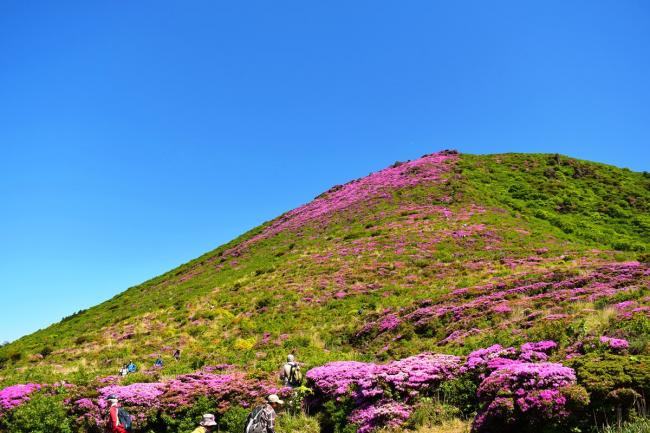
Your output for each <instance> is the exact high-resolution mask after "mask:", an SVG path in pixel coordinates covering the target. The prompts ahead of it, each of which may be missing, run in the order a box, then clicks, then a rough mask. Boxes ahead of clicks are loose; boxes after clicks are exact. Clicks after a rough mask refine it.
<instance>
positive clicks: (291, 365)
mask: <svg viewBox="0 0 650 433" xmlns="http://www.w3.org/2000/svg"><path fill="white" fill-rule="evenodd" d="M280 380H281V381H282V383H283V384H284V386H290V387H292V388H296V387H299V386H300V385H301V384H302V372H301V371H300V365H298V363H297V362H296V358H295V356H293V355H291V354H289V355H288V356H287V363H286V364H284V366H283V367H282V371H281V372H280Z"/></svg>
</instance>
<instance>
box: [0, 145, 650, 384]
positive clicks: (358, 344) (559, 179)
mask: <svg viewBox="0 0 650 433" xmlns="http://www.w3.org/2000/svg"><path fill="white" fill-rule="evenodd" d="M649 208H650V178H649V177H648V176H647V175H645V174H642V173H634V172H630V171H628V170H625V169H618V168H615V167H611V166H606V165H602V164H596V163H590V162H584V161H578V160H574V159H570V158H566V157H559V156H554V155H521V154H507V155H490V156H473V155H462V156H461V157H460V158H459V159H458V160H457V161H455V162H453V163H450V167H449V172H448V173H446V174H445V175H444V181H441V182H436V183H425V184H420V185H418V186H415V187H409V188H405V189H400V190H394V191H392V197H391V198H390V199H381V200H373V201H372V202H371V203H362V204H360V205H359V206H356V207H352V208H349V209H347V210H346V211H342V212H337V213H336V214H334V215H333V216H332V217H331V219H329V220H328V223H327V224H316V223H315V224H307V225H306V226H304V227H302V229H301V230H300V232H296V231H295V230H285V231H282V232H280V233H279V234H277V235H275V236H273V237H269V238H262V239H261V240H258V241H256V242H255V243H253V244H252V245H249V246H248V247H247V248H244V249H240V248H238V247H237V246H238V245H241V243H242V242H244V241H246V240H247V239H250V238H252V237H254V236H256V235H258V234H260V233H263V232H264V230H265V228H266V227H268V226H269V224H272V222H270V223H267V224H266V225H263V226H261V227H258V228H257V229H254V230H252V231H251V232H249V233H246V234H245V235H243V236H242V237H240V238H238V239H236V240H234V241H232V242H231V243H229V244H227V245H224V246H222V247H219V248H218V249H216V250H214V251H212V252H210V253H207V254H205V255H204V256H202V257H200V258H198V259H196V260H194V261H192V262H189V263H187V264H185V265H183V266H181V267H179V268H177V269H175V270H173V271H170V272H168V273H166V274H164V275H161V276H160V277H157V278H155V279H153V280H150V281H148V282H146V283H144V284H142V285H140V286H137V287H132V288H130V289H128V290H127V291H125V292H123V293H121V294H119V295H117V296H115V297H114V298H113V299H111V300H109V301H107V302H105V303H103V304H100V305H98V306H96V307H93V308H91V309H89V310H87V311H85V312H82V313H80V314H77V315H75V316H73V317H70V318H67V319H66V320H63V321H62V322H60V323H58V324H55V325H52V326H50V327H49V328H47V329H44V330H41V331H39V332H37V333H35V334H32V335H29V336H26V337H23V338H22V339H20V340H18V341H16V342H14V343H12V344H10V345H9V346H6V347H3V348H0V366H1V369H0V385H4V384H8V383H12V382H21V381H26V380H32V381H52V380H53V379H55V378H60V377H66V378H67V379H68V380H72V381H83V380H85V379H86V378H89V377H92V376H94V375H96V374H109V373H114V372H115V370H116V368H117V367H118V365H120V364H121V363H123V362H126V361H127V360H128V359H134V360H136V361H137V362H140V363H141V364H150V363H151V362H152V359H151V357H155V356H156V355H157V354H158V353H162V355H163V357H169V356H170V354H171V351H173V349H175V348H177V347H179V348H181V349H182V350H183V359H182V361H181V362H180V363H175V364H173V365H172V363H168V365H169V366H168V367H167V368H166V370H165V373H166V374H174V373H178V372H184V371H189V370H192V369H195V368H197V367H199V366H200V365H202V364H203V363H219V362H231V363H234V364H239V365H244V366H246V367H247V368H248V369H249V370H251V371H258V372H260V373H264V372H270V371H274V370H275V369H276V367H277V365H278V364H279V363H280V361H281V359H282V358H283V357H284V355H285V354H286V352H287V351H289V350H296V351H297V352H298V354H299V356H300V357H301V359H302V360H304V361H306V362H307V363H308V364H310V365H316V364H321V363H323V362H326V361H328V360H334V359H344V358H345V359H377V358H379V359H381V358H387V357H394V356H401V355H404V354H410V353H416V352H418V351H421V350H430V349H436V350H442V351H448V352H466V351H467V350H469V348H471V347H475V346H479V345H485V344H487V343H491V342H494V341H499V342H502V343H506V344H507V343H508V342H510V341H512V340H513V339H517V338H522V337H521V336H516V335H514V334H513V333H512V332H510V331H509V330H511V328H512V327H516V326H517V324H518V323H519V322H517V321H516V320H511V319H512V317H509V318H500V317H494V318H490V320H485V321H483V322H480V321H479V322H475V323H474V322H473V323H472V326H477V327H479V328H482V329H484V330H488V329H489V330H491V329H496V327H498V325H499V324H500V323H501V321H504V322H505V321H506V320H511V322H512V325H509V326H510V328H509V327H508V326H505V327H502V329H501V330H498V329H497V330H495V331H494V332H491V331H490V332H482V333H480V334H478V335H477V336H472V337H468V338H467V341H466V342H465V343H466V344H455V345H451V346H444V347H439V342H440V339H441V337H443V338H444V336H445V335H448V334H449V333H450V332H451V331H452V330H454V327H453V326H452V324H445V323H440V324H438V325H437V326H438V328H437V329H435V330H430V331H429V332H424V333H417V332H410V333H407V335H404V336H402V337H400V338H398V339H396V340H395V341H392V340H386V339H383V340H382V339H381V338H378V339H374V340H372V341H358V339H357V338H356V337H355V335H356V334H357V333H358V332H359V330H361V329H362V328H363V326H364V325H365V324H366V323H368V322H369V321H372V320H375V319H376V318H377V317H378V316H380V315H381V314H385V313H386V311H387V310H386V309H390V310H391V311H395V312H397V311H400V308H409V307H410V306H412V305H413V304H414V302H417V301H418V300H421V299H432V300H434V301H435V300H436V299H441V298H442V297H444V296H445V295H447V294H449V293H450V292H451V291H452V290H454V289H456V288H460V287H472V286H477V285H481V284H485V283H486V282H491V281H501V280H504V281H509V279H510V280H512V279H522V278H523V279H527V280H535V278H536V276H539V275H542V274H546V273H547V272H549V271H553V272H565V273H567V272H568V273H573V274H579V273H584V272H588V271H589V270H590V269H593V268H595V267H598V266H599V265H601V264H603V263H607V262H613V261H624V260H631V259H635V258H638V257H641V256H642V255H643V254H644V253H643V252H644V251H650V216H649V215H650V212H648V211H649V210H650V209H649ZM646 290H647V289H646ZM646 298H647V294H646ZM637 299H641V300H643V292H640V294H638V296H637ZM614 301H616V299H612V302H614ZM593 307H594V308H593V312H591V313H588V314H592V315H593V316H594V317H595V318H596V319H594V320H595V321H596V322H597V323H598V327H600V329H599V331H606V330H607V329H609V327H616V326H618V325H617V324H616V323H615V322H616V321H614V320H608V319H607V318H605V319H603V314H604V313H603V312H604V311H606V310H607V307H608V304H607V302H603V303H600V304H599V305H595V306H593ZM553 312H554V313H556V312H557V311H553ZM584 318H585V317H584V314H582V315H581V320H584ZM531 329H532V330H524V331H522V332H524V334H530V333H532V332H535V331H534V330H535V329H537V328H535V327H534V326H533V327H532V328H531ZM612 330H614V329H612ZM461 343H462V341H461ZM643 350H645V349H643Z"/></svg>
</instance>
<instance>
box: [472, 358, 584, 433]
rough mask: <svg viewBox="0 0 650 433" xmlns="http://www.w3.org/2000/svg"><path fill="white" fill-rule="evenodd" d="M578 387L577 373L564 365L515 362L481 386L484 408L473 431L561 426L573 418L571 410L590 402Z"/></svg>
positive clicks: (481, 404) (515, 430)
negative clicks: (576, 388) (576, 387)
mask: <svg viewBox="0 0 650 433" xmlns="http://www.w3.org/2000/svg"><path fill="white" fill-rule="evenodd" d="M575 384H576V377H575V373H574V371H573V370H572V369H571V368H568V367H564V366H563V365H561V364H555V363H548V362H543V363H529V362H521V361H514V362H511V363H509V364H508V365H506V366H504V367H502V368H499V369H497V370H495V371H493V372H492V373H491V374H490V375H489V376H488V377H487V378H485V380H483V382H482V383H481V385H480V386H479V388H478V392H477V395H478V398H479V401H480V409H479V413H478V414H477V416H476V418H475V419H474V423H473V426H472V431H473V432H476V433H479V432H494V431H499V432H522V431H535V430H534V429H539V427H540V426H549V425H550V426H552V425H559V423H560V422H563V421H565V420H566V419H568V418H569V416H570V415H571V412H570V410H569V409H568V408H569V407H571V408H575V407H582V406H585V405H586V404H587V402H588V399H587V394H586V391H584V390H583V392H582V393H580V392H575V390H574V388H571V387H572V386H574V385H575ZM533 426H535V427H533Z"/></svg>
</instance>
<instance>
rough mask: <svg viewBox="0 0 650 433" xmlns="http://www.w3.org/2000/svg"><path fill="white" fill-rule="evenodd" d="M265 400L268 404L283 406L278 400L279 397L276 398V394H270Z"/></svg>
mask: <svg viewBox="0 0 650 433" xmlns="http://www.w3.org/2000/svg"><path fill="white" fill-rule="evenodd" d="M266 400H267V401H268V402H269V403H276V404H284V402H283V401H282V400H280V397H278V395H277V394H271V395H269V396H268V397H266Z"/></svg>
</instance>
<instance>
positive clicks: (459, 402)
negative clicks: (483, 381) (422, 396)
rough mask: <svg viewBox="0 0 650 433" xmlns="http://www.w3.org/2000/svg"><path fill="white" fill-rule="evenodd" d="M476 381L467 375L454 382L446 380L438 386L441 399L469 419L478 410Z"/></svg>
mask: <svg viewBox="0 0 650 433" xmlns="http://www.w3.org/2000/svg"><path fill="white" fill-rule="evenodd" d="M477 387H478V384H477V381H476V380H473V378H472V377H470V376H469V375H463V376H460V377H458V378H456V379H454V380H448V381H445V382H443V383H442V384H441V385H440V392H441V393H442V399H443V401H444V402H445V403H446V404H449V405H453V406H454V407H456V408H458V410H459V411H460V413H462V414H463V415H464V416H466V417H469V416H471V415H473V414H474V413H475V412H476V409H477V408H478V399H477V398H476V389H477Z"/></svg>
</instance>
